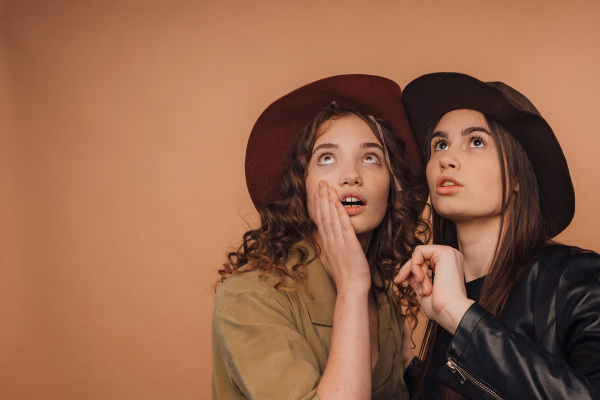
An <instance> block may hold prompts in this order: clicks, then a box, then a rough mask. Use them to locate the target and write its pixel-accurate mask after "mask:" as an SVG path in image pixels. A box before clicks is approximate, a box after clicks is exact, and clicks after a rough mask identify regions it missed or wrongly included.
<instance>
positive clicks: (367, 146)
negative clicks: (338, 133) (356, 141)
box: [313, 142, 383, 154]
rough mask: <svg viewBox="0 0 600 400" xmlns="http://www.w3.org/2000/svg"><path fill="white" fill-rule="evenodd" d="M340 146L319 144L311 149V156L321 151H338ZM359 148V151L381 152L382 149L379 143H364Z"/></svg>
mask: <svg viewBox="0 0 600 400" xmlns="http://www.w3.org/2000/svg"><path fill="white" fill-rule="evenodd" d="M339 148H340V146H338V145H337V144H335V143H321V144H320V145H318V146H316V147H315V148H314V149H313V154H314V153H315V152H316V151H318V150H321V149H339ZM360 148H361V149H370V148H377V149H379V150H381V151H383V147H381V145H380V144H379V143H374V142H364V143H361V144H360Z"/></svg>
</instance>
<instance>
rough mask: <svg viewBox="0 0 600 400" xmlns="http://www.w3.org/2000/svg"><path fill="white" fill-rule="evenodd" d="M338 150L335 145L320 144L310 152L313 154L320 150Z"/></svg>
mask: <svg viewBox="0 0 600 400" xmlns="http://www.w3.org/2000/svg"><path fill="white" fill-rule="evenodd" d="M339 148H340V146H338V145H337V144H335V143H321V144H320V145H318V146H317V147H315V148H314V149H313V151H312V152H313V154H315V153H316V152H317V150H320V149H339Z"/></svg>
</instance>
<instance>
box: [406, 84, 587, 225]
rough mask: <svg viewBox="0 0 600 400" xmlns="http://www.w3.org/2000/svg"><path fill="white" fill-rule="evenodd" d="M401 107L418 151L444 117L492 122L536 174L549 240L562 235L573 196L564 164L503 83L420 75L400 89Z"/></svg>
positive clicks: (532, 111)
mask: <svg viewBox="0 0 600 400" xmlns="http://www.w3.org/2000/svg"><path fill="white" fill-rule="evenodd" d="M403 102H404V106H405V109H406V112H407V113H408V115H409V118H410V121H411V124H412V127H413V130H414V132H415V135H416V137H417V141H418V142H419V146H420V147H421V149H425V148H426V146H428V143H427V137H426V135H427V132H428V130H429V129H432V128H433V125H434V124H436V123H437V121H439V119H440V118H441V117H442V116H443V115H444V114H446V113H447V112H449V111H452V110H458V109H471V110H475V111H479V112H481V113H483V114H485V115H486V116H488V117H490V118H492V119H494V120H495V121H496V122H498V123H500V124H501V125H502V126H504V128H506V129H507V130H508V131H509V132H510V133H511V134H512V135H513V136H514V137H515V138H516V139H517V140H518V142H519V143H520V144H521V146H522V147H523V149H524V150H525V152H526V153H527V156H528V157H529V160H530V161H531V164H532V166H533V170H534V172H535V175H536V178H537V181H538V184H539V187H540V192H541V197H542V202H543V205H542V210H545V211H546V212H547V213H548V215H549V217H550V219H551V222H552V224H551V235H552V236H556V235H558V234H559V233H560V232H562V231H563V230H564V229H565V228H566V227H567V226H568V225H569V224H570V223H571V220H572V219H573V216H574V214H575V191H574V189H573V183H572V181H571V176H570V174H569V168H568V165H567V161H566V159H565V156H564V154H563V152H562V149H561V147H560V144H559V143H558V140H557V139H556V136H555V135H554V132H553V131H552V128H550V125H549V124H548V122H546V120H545V119H544V118H543V117H542V116H541V115H540V113H539V112H538V111H537V109H536V108H535V107H534V106H533V104H531V102H530V101H529V100H528V99H527V98H526V97H525V96H523V95H522V94H521V93H519V92H517V91H516V90H515V89H513V88H511V87H510V86H508V85H506V84H504V83H502V82H482V81H480V80H478V79H476V78H473V77H472V76H469V75H465V74H460V73H452V72H442V73H433V74H427V75H423V76H421V77H419V78H417V79H415V80H414V81H412V82H411V83H409V84H408V85H407V86H406V88H405V89H404V93H403Z"/></svg>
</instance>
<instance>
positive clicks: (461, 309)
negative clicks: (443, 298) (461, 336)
mask: <svg viewBox="0 0 600 400" xmlns="http://www.w3.org/2000/svg"><path fill="white" fill-rule="evenodd" d="M473 303H475V301H474V300H471V299H469V298H466V297H465V298H462V299H459V300H456V301H454V302H452V303H449V304H447V305H446V306H445V307H444V309H443V310H442V312H441V313H440V318H439V320H438V323H439V324H440V325H441V326H442V328H444V329H445V330H446V331H448V332H449V333H450V334H452V335H454V333H455V332H456V329H457V328H458V325H459V324H460V321H461V320H462V318H463V317H464V315H465V313H466V312H467V310H468V309H469V308H470V307H471V305H473Z"/></svg>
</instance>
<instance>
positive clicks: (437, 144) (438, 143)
mask: <svg viewBox="0 0 600 400" xmlns="http://www.w3.org/2000/svg"><path fill="white" fill-rule="evenodd" d="M431 147H432V148H433V150H434V151H439V150H447V149H448V142H446V140H444V139H442V138H437V139H436V140H435V141H433V142H432V143H431Z"/></svg>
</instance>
